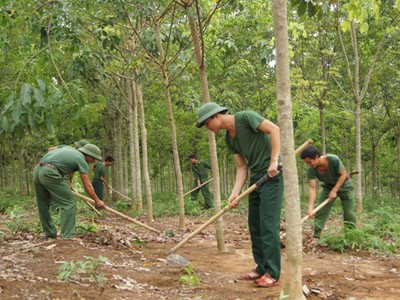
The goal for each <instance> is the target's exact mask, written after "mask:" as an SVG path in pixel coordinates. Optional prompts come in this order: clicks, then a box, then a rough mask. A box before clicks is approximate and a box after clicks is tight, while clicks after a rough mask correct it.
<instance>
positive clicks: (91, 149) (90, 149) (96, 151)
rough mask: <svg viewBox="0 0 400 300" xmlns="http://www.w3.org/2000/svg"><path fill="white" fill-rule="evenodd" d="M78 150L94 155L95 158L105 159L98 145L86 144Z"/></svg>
mask: <svg viewBox="0 0 400 300" xmlns="http://www.w3.org/2000/svg"><path fill="white" fill-rule="evenodd" d="M78 151H80V152H82V153H84V154H87V155H89V156H91V157H94V158H95V159H98V160H103V158H102V157H101V151H100V148H99V147H97V146H96V145H93V144H86V145H85V146H83V147H80V148H78Z"/></svg>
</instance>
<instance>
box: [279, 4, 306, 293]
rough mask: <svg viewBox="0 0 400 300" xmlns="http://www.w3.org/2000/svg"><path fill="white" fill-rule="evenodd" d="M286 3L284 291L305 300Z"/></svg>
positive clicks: (282, 41)
mask: <svg viewBox="0 0 400 300" xmlns="http://www.w3.org/2000/svg"><path fill="white" fill-rule="evenodd" d="M286 14H287V11H286V0H274V2H273V16H274V34H275V41H276V42H275V43H276V44H275V48H276V74H277V75H276V78H277V100H278V111H279V127H280V133H281V140H282V141H285V143H282V146H281V152H282V160H283V170H284V171H283V175H284V183H285V185H284V186H285V207H286V216H285V217H286V218H285V219H286V232H287V239H286V240H287V243H286V257H285V259H286V264H285V273H284V274H285V276H284V278H283V286H282V288H283V290H284V293H285V295H289V296H288V297H289V298H288V299H293V300H294V299H296V300H298V299H305V297H304V295H303V291H302V266H303V257H302V230H301V228H302V227H301V213H300V212H301V211H300V196H299V187H298V184H297V183H298V176H297V166H296V158H295V149H294V135H293V118H292V102H291V95H290V69H289V40H288V31H287V15H286Z"/></svg>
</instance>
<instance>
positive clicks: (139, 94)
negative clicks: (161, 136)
mask: <svg viewBox="0 0 400 300" xmlns="http://www.w3.org/2000/svg"><path fill="white" fill-rule="evenodd" d="M136 99H137V104H138V109H139V116H140V132H141V138H142V167H143V176H144V188H145V192H146V208H147V221H148V222H149V223H151V222H154V217H153V196H152V192H151V181H150V172H149V161H148V157H147V130H146V123H145V115H144V105H143V94H142V85H141V84H140V82H136Z"/></svg>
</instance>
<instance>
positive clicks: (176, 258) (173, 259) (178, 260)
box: [167, 254, 191, 267]
mask: <svg viewBox="0 0 400 300" xmlns="http://www.w3.org/2000/svg"><path fill="white" fill-rule="evenodd" d="M167 263H168V265H169V266H171V267H187V266H188V265H191V263H190V261H188V260H187V259H186V258H184V257H183V256H180V255H178V254H171V255H168V257H167Z"/></svg>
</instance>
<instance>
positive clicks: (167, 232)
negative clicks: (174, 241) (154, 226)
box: [165, 230, 175, 236]
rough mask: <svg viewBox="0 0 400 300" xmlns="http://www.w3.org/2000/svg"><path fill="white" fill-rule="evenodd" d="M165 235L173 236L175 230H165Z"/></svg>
mask: <svg viewBox="0 0 400 300" xmlns="http://www.w3.org/2000/svg"><path fill="white" fill-rule="evenodd" d="M165 236H175V232H173V231H172V230H168V231H165Z"/></svg>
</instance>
